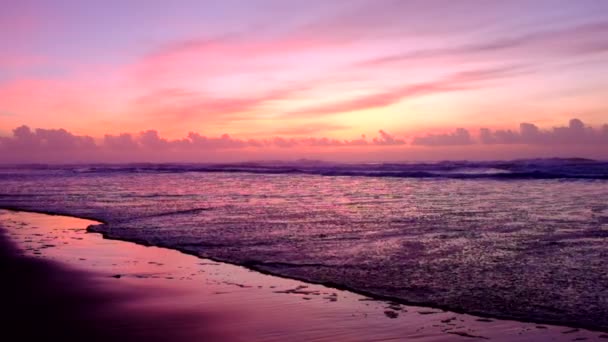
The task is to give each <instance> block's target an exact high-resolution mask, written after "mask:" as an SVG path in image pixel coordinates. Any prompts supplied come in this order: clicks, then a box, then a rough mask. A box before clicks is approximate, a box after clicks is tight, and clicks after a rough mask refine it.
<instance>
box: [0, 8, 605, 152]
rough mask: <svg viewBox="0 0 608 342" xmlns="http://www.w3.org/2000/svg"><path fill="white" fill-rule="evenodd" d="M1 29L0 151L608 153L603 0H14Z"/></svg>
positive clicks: (2, 15) (0, 16) (2, 11)
mask: <svg viewBox="0 0 608 342" xmlns="http://www.w3.org/2000/svg"><path fill="white" fill-rule="evenodd" d="M0 44H1V46H2V53H0V152H2V151H3V152H2V153H3V156H0V162H2V161H9V162H13V161H19V162H21V161H44V158H43V157H41V156H42V155H44V156H46V157H49V153H48V152H49V150H52V154H53V156H52V157H49V161H66V162H68V161H69V162H72V161H90V160H99V161H130V160H133V161H164V160H173V161H219V160H229V161H236V160H250V159H260V158H262V159H263V158H296V157H312V158H325V159H337V160H346V161H350V160H383V159H386V160H409V159H412V160H414V159H415V160H419V159H429V160H431V159H446V158H448V159H449V158H459V159H460V158H469V159H488V158H490V159H503V158H516V157H535V156H539V157H546V156H584V157H593V158H604V159H605V158H608V152H606V151H608V126H606V125H605V124H607V123H608V1H603V0H577V1H572V0H564V1H559V0H551V1H545V0H535V1H532V0H526V1H517V0H515V1H500V2H499V1H483V0H462V1H452V0H445V1H439V0H437V1H433V0H428V1H427V0H420V1H415V0H412V1H408V0H402V1H400V0H390V1H389V0H348V1H347V0H344V1H341V0H334V1H327V0H323V1H321V0H307V1H286V0H240V1H237V0H223V1H202V0H196V1H194V0H193V1H171V2H169V1H152V0H150V1H143V0H142V1H135V0H133V1H118V0H109V1H76V0H74V1H62V0H56V1H55V0H46V1H45V0H38V1H30V0H23V1H11V0H8V1H3V2H2V3H1V4H0ZM572 119H578V120H572ZM571 120H572V121H571ZM22 125H25V126H28V128H25V127H21V126H22ZM18 127H21V128H19V129H17V128H18ZM36 129H38V130H36ZM128 149H131V150H129V151H127V150H128ZM93 150H94V151H95V153H93V154H91V153H90V151H93ZM24 152H28V153H26V155H24ZM119 154H120V156H119ZM85 155H86V156H87V157H86V158H85V157H83V156H85Z"/></svg>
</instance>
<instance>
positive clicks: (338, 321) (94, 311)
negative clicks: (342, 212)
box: [0, 211, 608, 341]
mask: <svg viewBox="0 0 608 342" xmlns="http://www.w3.org/2000/svg"><path fill="white" fill-rule="evenodd" d="M95 223H96V222H93V221H89V220H83V219H77V218H71V217H65V216H51V215H44V214H35V213H24V212H9V211H0V228H1V229H2V230H3V231H4V233H3V235H0V265H1V266H2V268H1V269H2V272H3V279H6V280H3V281H2V293H3V294H4V296H5V298H6V300H5V302H6V303H7V304H6V305H3V311H4V313H3V315H2V316H3V317H7V318H6V320H5V321H4V322H3V323H4V324H3V325H4V326H5V327H7V328H6V329H7V330H5V333H10V334H15V336H22V337H23V338H22V339H21V340H25V341H27V340H33V339H37V338H51V339H52V340H64V341H72V340H88V341H107V340H111V339H112V340H115V341H127V340H129V341H137V340H146V341H169V340H171V341H182V340H183V341H185V340H189V341H285V340H289V341H402V340H408V341H409V340H419V341H458V340H462V341H466V340H472V339H491V340H496V341H546V340H551V341H581V340H589V341H592V340H600V341H602V340H604V341H608V339H607V338H608V335H607V334H603V333H600V332H592V331H588V330H583V329H573V328H568V327H560V326H552V325H539V324H534V323H522V322H515V321H508V320H495V319H485V318H480V317H475V316H471V315H464V314H457V313H453V312H447V311H441V310H437V309H429V308H424V307H415V306H405V305H399V304H397V303H390V302H385V301H377V300H373V299H370V298H367V297H364V296H361V295H358V294H353V293H350V292H347V291H340V290H336V289H332V288H328V287H325V286H321V285H312V284H307V283H303V282H300V281H296V280H290V279H284V278H279V277H275V276H269V275H264V274H260V273H258V272H254V271H250V270H248V269H246V268H243V267H239V266H234V265H229V264H223V263H217V262H214V261H210V260H205V259H200V258H197V257H194V256H191V255H186V254H182V253H180V252H177V251H173V250H169V249H163V248H157V247H145V246H141V245H137V244H133V243H129V242H122V241H115V240H106V239H103V238H102V237H101V235H99V234H95V233H87V232H86V227H87V226H89V225H91V224H95ZM23 324H26V326H29V327H30V328H27V329H22V328H20V327H21V326H23ZM9 336H10V335H9Z"/></svg>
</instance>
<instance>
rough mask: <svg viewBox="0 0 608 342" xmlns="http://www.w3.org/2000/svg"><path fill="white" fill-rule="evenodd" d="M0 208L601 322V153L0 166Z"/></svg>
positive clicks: (548, 316) (502, 307)
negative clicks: (593, 156) (501, 158)
mask: <svg viewBox="0 0 608 342" xmlns="http://www.w3.org/2000/svg"><path fill="white" fill-rule="evenodd" d="M0 207H4V208H11V209H22V210H32V211H41V212H50V213H57V214H65V215H73V216H78V217H86V218H92V219H96V220H99V221H102V222H104V223H103V224H100V225H96V226H92V227H90V230H91V231H93V232H99V233H102V234H104V235H105V236H107V237H110V238H114V239H122V240H128V241H133V242H137V243H142V244H147V245H156V246H162V247H168V248H172V249H177V250H180V251H183V252H186V253H190V254H195V255H199V256H201V257H205V258H211V259H215V260H219V261H225V262H229V263H234V264H238V265H243V266H246V267H249V268H252V269H255V270H258V271H262V272H267V273H271V274H275V275H279V276H284V277H290V278H297V279H301V280H305V281H309V282H314V283H322V284H327V285H330V286H334V287H338V288H344V289H349V290H352V291H355V292H359V293H363V294H367V295H370V296H375V297H380V298H390V299H392V300H395V301H399V302H403V303H408V304H417V305H426V306H431V307H436V308H445V309H450V310H453V311H457V312H466V313H472V314H478V315H482V316H491V317H500V318H511V319H517V320H524V321H538V322H546V323H554V324H564V325H572V326H581V327H588V328H592V329H601V330H606V329H608V263H607V262H606V261H607V260H608V162H600V161H592V160H585V159H537V160H517V161H508V162H466V161H462V162H441V163H392V164H337V163H327V162H316V161H308V160H302V161H297V162H258V163H241V164H225V165H217V164H216V165H205V164H129V165H61V166H48V165H21V166H4V167H1V168H0Z"/></svg>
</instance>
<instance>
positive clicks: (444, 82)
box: [283, 67, 530, 117]
mask: <svg viewBox="0 0 608 342" xmlns="http://www.w3.org/2000/svg"><path fill="white" fill-rule="evenodd" d="M526 72H530V71H529V70H528V71H526V70H524V69H523V68H521V67H502V68H494V69H478V70H468V71H462V72H457V73H453V74H451V75H448V76H446V77H444V78H442V79H439V80H437V81H432V82H423V83H417V84H409V85H406V86H403V87H398V88H394V89H391V90H389V91H385V92H380V93H376V94H371V95H367V96H361V97H358V98H354V99H352V100H346V101H341V102H335V103H330V104H325V105H320V106H315V107H309V108H302V109H298V110H294V111H290V112H287V113H285V114H283V116H286V117H316V116H325V115H332V114H337V113H345V112H353V111H357V110H365V109H372V108H380V107H386V106H389V105H392V104H395V103H397V102H399V101H402V100H404V99H407V98H413V97H419V96H425V95H431V94H439V93H446V92H454V91H464V90H471V89H475V88H477V87H479V86H480V85H479V82H483V81H490V80H497V79H503V78H506V77H512V76H516V75H521V74H523V73H526Z"/></svg>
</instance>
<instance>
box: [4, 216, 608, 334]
mask: <svg viewBox="0 0 608 342" xmlns="http://www.w3.org/2000/svg"><path fill="white" fill-rule="evenodd" d="M0 210H8V211H12V212H26V213H35V214H44V215H50V216H66V217H73V218H78V219H84V220H90V221H95V222H97V224H107V223H108V222H106V221H104V220H100V219H98V218H93V217H88V216H77V215H71V214H64V213H58V212H51V211H43V210H31V209H21V208H18V207H7V206H0ZM97 224H92V225H89V226H87V227H86V231H87V232H89V233H94V234H100V235H101V236H102V237H103V238H104V239H108V240H114V241H122V242H128V243H134V244H137V245H141V246H146V247H158V248H163V249H168V250H172V251H177V252H179V253H182V254H184V255H189V256H193V257H196V258H199V259H201V260H205V259H207V260H211V261H214V262H219V263H224V264H228V265H233V266H236V267H242V268H244V269H247V270H252V271H255V272H258V273H261V274H264V275H269V276H273V277H278V278H282V279H289V280H297V281H301V282H305V283H308V284H314V285H320V286H325V287H328V288H332V289H336V290H340V291H348V292H351V293H355V294H358V295H361V296H365V297H368V298H370V299H373V300H378V301H385V302H393V303H399V304H400V305H406V306H417V307H425V308H428V309H433V310H442V311H449V312H453V313H456V314H461V315H473V316H477V317H479V318H481V319H495V320H514V321H518V322H522V323H533V324H540V325H556V326H564V327H569V328H574V329H586V330H590V331H595V332H600V333H608V329H602V328H601V327H596V326H588V325H585V324H580V323H577V322H563V321H551V320H538V319H522V318H521V317H514V316H509V315H489V314H486V313H483V312H471V311H464V310H460V309H458V308H452V307H444V306H438V305H434V304H433V303H426V302H419V303H417V302H411V301H407V300H404V299H402V298H399V297H391V296H383V295H378V294H375V293H371V292H367V291H362V290H358V289H355V288H351V287H348V286H344V285H341V284H336V283H329V282H328V283H325V282H316V281H314V280H311V279H306V278H304V277H294V276H286V275H282V274H280V273H275V272H271V271H267V270H265V269H263V268H260V267H256V266H255V265H251V264H241V263H235V262H231V261H230V260H223V259H221V258H214V257H212V256H204V257H202V256H199V255H197V254H195V253H191V252H188V251H183V250H180V249H176V248H172V247H170V246H164V245H162V244H158V245H155V244H150V243H148V242H146V241H144V240H137V239H125V238H121V237H114V236H112V235H110V234H108V233H105V232H98V231H95V230H93V229H91V227H93V226H95V225H97Z"/></svg>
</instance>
